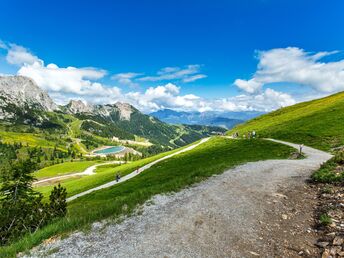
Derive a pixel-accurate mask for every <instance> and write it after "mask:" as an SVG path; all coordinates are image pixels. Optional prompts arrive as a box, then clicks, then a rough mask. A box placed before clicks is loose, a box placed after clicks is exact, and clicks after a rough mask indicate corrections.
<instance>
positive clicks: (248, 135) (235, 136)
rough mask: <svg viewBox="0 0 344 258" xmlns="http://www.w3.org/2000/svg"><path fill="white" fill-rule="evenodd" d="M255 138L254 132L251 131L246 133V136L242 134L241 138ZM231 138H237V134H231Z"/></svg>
mask: <svg viewBox="0 0 344 258" xmlns="http://www.w3.org/2000/svg"><path fill="white" fill-rule="evenodd" d="M256 136H257V134H256V131H254V130H253V131H252V132H248V133H247V134H246V133H244V134H243V135H242V137H243V138H244V139H246V138H247V139H251V138H256ZM232 137H233V138H239V132H235V133H233V135H232Z"/></svg>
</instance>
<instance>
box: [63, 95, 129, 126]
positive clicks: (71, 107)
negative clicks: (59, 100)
mask: <svg viewBox="0 0 344 258" xmlns="http://www.w3.org/2000/svg"><path fill="white" fill-rule="evenodd" d="M64 108H65V110H66V112H67V113H70V114H88V115H91V116H101V117H104V118H110V117H111V118H113V117H114V116H113V114H115V113H117V114H118V118H119V119H120V120H128V121H130V116H131V114H132V113H133V111H135V108H134V107H133V106H131V105H130V104H128V103H122V102H117V103H116V104H112V105H111V104H107V105H91V104H88V103H84V102H83V101H81V100H71V101H70V102H69V103H68V104H67V105H66V106H64Z"/></svg>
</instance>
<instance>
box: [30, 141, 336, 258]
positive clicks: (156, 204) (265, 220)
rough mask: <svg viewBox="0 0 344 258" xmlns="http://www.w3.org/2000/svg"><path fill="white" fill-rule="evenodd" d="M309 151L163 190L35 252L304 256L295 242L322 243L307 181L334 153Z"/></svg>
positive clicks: (42, 246) (63, 253)
mask: <svg viewBox="0 0 344 258" xmlns="http://www.w3.org/2000/svg"><path fill="white" fill-rule="evenodd" d="M269 140H271V141H275V142H279V143H283V144H286V145H289V146H292V147H294V148H298V145H297V144H292V143H288V142H284V141H278V140H273V139H269ZM194 147H196V146H194ZM194 147H193V148H194ZM184 151H187V150H184ZM303 152H304V153H305V154H306V158H305V159H300V160H266V161H258V162H249V163H246V164H244V165H240V166H237V167H235V168H232V169H229V170H227V171H225V172H224V173H223V174H220V175H217V176H213V177H211V178H210V179H208V180H206V181H203V182H201V183H199V184H197V185H195V186H194V187H190V188H187V189H185V190H182V191H180V192H178V193H176V194H173V195H157V196H155V197H154V198H153V199H152V202H151V203H153V204H151V205H148V204H147V205H145V206H144V208H143V211H142V212H141V213H140V214H138V215H135V216H131V217H129V218H126V219H125V220H123V221H122V222H121V223H118V224H115V223H110V224H109V223H106V222H98V223H94V224H93V227H92V229H91V231H90V232H88V233H83V232H76V233H73V234H72V235H70V236H69V237H67V238H65V239H61V240H57V241H53V242H51V243H49V244H46V245H41V246H39V247H38V248H37V249H36V250H35V251H33V252H32V253H31V256H34V257H35V256H39V255H42V254H45V255H47V254H48V256H51V257H297V256H298V252H299V250H300V249H298V248H295V246H292V247H290V246H288V243H289V242H290V241H294V242H295V244H298V243H300V244H302V242H305V241H308V240H307V239H310V240H309V241H310V242H309V243H307V244H308V245H307V248H308V249H309V248H311V246H312V245H313V244H314V243H313V242H312V241H311V238H309V237H307V236H308V235H309V234H308V233H307V228H308V227H309V225H310V223H311V222H310V220H311V212H305V211H306V210H307V207H311V206H312V204H311V200H312V198H308V197H307V195H304V192H305V187H306V185H305V180H306V179H307V178H309V176H310V174H311V173H312V171H314V170H315V169H317V168H318V167H319V165H320V164H321V163H323V162H325V161H327V160H328V159H330V158H331V155H330V154H328V153H326V152H323V151H320V150H316V149H313V148H310V147H306V146H305V147H304V148H303ZM174 155H177V153H176V154H174ZM166 158H168V157H165V158H164V159H166ZM157 162H159V161H156V162H155V163H157ZM155 163H154V164H155ZM152 165H153V164H149V165H147V167H146V168H145V169H147V168H148V167H150V166H152ZM131 176H132V175H131ZM111 184H112V183H110V185H106V186H105V187H109V186H111ZM84 194H86V193H83V195H84ZM293 194H294V195H293ZM307 198H308V199H307ZM296 200H299V202H298V203H296ZM285 212H288V213H287V214H288V216H287V215H285V214H283V213H285ZM281 215H282V217H283V215H285V216H284V217H283V219H282V218H281ZM298 221H300V224H297V222H298ZM283 224H285V227H283ZM288 241H289V242H288ZM294 242H293V243H294ZM293 248H294V249H295V250H294V249H293ZM300 248H301V247H300ZM51 250H54V251H55V252H51ZM49 251H50V252H49ZM48 252H49V253H48ZM290 252H291V253H290Z"/></svg>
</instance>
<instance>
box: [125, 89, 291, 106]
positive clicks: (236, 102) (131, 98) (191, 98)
mask: <svg viewBox="0 0 344 258" xmlns="http://www.w3.org/2000/svg"><path fill="white" fill-rule="evenodd" d="M124 99H126V101H128V102H130V103H132V104H133V105H134V106H136V107H138V108H139V109H141V110H143V111H145V112H152V111H156V110H159V109H166V108H168V109H174V110H180V111H200V112H204V111H264V112H265V111H266V112H267V111H271V110H274V109H277V108H280V107H285V106H289V105H293V104H295V103H296V102H295V100H294V99H293V98H292V97H291V96H290V95H289V94H286V93H282V92H278V91H275V90H273V89H270V88H268V89H266V90H265V91H263V92H261V93H260V94H248V95H247V94H243V95H238V96H234V97H230V98H221V99H211V100H209V99H204V98H201V97H199V96H196V95H194V94H186V95H181V94H180V87H178V86H176V85H175V84H172V83H168V84H166V85H161V86H157V87H150V88H148V89H147V90H146V91H145V92H144V93H140V92H130V93H127V94H126V95H125V96H124Z"/></svg>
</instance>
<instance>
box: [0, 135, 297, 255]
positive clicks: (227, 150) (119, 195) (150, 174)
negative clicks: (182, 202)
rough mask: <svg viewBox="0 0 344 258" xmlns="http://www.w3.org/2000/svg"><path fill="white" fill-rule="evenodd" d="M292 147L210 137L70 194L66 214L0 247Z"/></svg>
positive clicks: (33, 240) (9, 251) (79, 224)
mask: <svg viewBox="0 0 344 258" xmlns="http://www.w3.org/2000/svg"><path fill="white" fill-rule="evenodd" d="M292 151H293V149H292V148H290V147H288V146H285V145H281V144H277V143H273V142H269V141H264V140H245V141H244V140H236V141H233V140H229V139H226V138H223V137H214V138H212V139H211V140H209V141H208V142H206V143H204V144H202V145H200V146H198V147H197V148H195V149H193V150H191V151H189V152H185V153H183V154H180V155H177V156H175V157H173V158H171V159H167V160H164V161H162V162H160V163H158V164H156V165H154V166H152V167H151V168H150V169H148V170H145V171H144V172H142V173H141V174H139V175H138V176H136V177H135V178H133V179H131V180H129V181H126V182H123V183H121V184H118V185H115V186H113V187H110V188H107V189H103V190H100V191H97V192H94V193H91V194H89V195H86V196H84V197H81V198H79V199H76V200H75V201H73V202H71V203H70V204H69V205H68V215H67V217H66V218H63V219H61V220H58V221H56V222H54V223H53V224H50V225H48V226H46V227H44V228H42V229H40V230H38V231H37V232H35V233H34V234H32V235H28V236H26V237H24V238H23V239H21V240H20V241H18V242H16V243H14V244H12V245H11V246H9V247H4V248H0V253H1V254H2V255H3V256H6V255H7V256H8V255H14V254H15V253H17V252H19V251H23V250H27V249H29V248H31V247H32V246H34V245H37V244H39V243H40V242H41V241H43V240H44V239H47V238H49V237H51V236H53V235H58V234H63V233H66V232H70V231H72V230H75V229H81V228H83V227H85V226H87V225H90V223H92V222H94V221H99V220H101V219H104V218H118V217H119V216H120V215H122V214H130V213H132V212H133V211H134V209H135V208H136V207H137V205H140V204H143V203H144V202H145V201H147V200H149V199H150V198H151V197H152V196H153V195H155V194H162V193H168V192H174V191H178V190H181V189H182V188H185V187H187V186H189V185H192V184H194V183H197V182H200V181H202V180H204V179H206V178H208V177H210V176H212V175H214V174H219V173H222V172H223V171H224V170H226V169H228V168H231V167H233V166H236V165H238V164H242V163H245V162H248V161H257V160H265V159H277V158H287V157H288V156H289V155H290V153H291V152H292ZM131 164H133V163H131ZM128 165H129V164H128ZM103 173H104V172H103Z"/></svg>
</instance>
